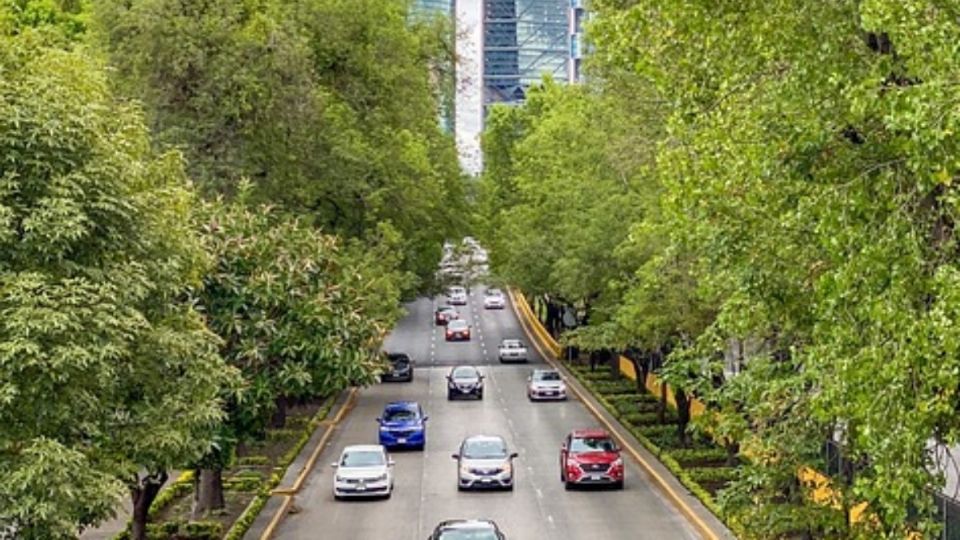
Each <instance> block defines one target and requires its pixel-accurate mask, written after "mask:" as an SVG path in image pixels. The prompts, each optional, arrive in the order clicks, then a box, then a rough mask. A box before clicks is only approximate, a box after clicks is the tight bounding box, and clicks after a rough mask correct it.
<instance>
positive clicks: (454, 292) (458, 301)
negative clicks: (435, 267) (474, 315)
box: [447, 286, 467, 306]
mask: <svg viewBox="0 0 960 540" xmlns="http://www.w3.org/2000/svg"><path fill="white" fill-rule="evenodd" d="M447 301H448V302H449V303H450V304H451V305H454V306H465V305H467V290H466V289H464V288H463V287H459V286H455V287H450V288H449V289H448V290H447Z"/></svg>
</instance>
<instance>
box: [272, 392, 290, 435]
mask: <svg viewBox="0 0 960 540" xmlns="http://www.w3.org/2000/svg"><path fill="white" fill-rule="evenodd" d="M274 404H275V405H276V407H277V408H276V409H274V411H273V415H272V416H271V417H270V427H272V428H282V427H284V426H286V425H287V404H288V401H287V398H286V396H277V399H276V400H274Z"/></svg>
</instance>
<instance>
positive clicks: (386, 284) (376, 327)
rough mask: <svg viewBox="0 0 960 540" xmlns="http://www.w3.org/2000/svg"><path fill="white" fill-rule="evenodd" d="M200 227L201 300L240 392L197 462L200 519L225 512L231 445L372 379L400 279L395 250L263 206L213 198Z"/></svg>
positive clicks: (394, 308)
mask: <svg viewBox="0 0 960 540" xmlns="http://www.w3.org/2000/svg"><path fill="white" fill-rule="evenodd" d="M241 195H245V194H243V193H242V194H241ZM198 225H199V228H200V230H201V231H202V233H203V236H204V238H205V239H206V244H207V249H208V250H209V252H210V253H211V254H212V255H213V257H214V265H213V267H212V269H211V271H210V272H209V273H208V274H207V275H206V276H205V278H204V287H203V290H202V293H201V295H200V298H199V300H200V303H201V305H202V307H203V310H204V313H206V315H207V322H208V324H209V325H210V328H211V329H212V330H213V331H214V332H216V333H217V334H218V335H220V336H221V338H222V347H221V353H222V354H223V357H224V358H225V359H226V360H227V361H228V362H229V363H230V364H231V365H233V366H235V367H236V368H237V369H239V371H240V372H241V373H242V375H243V379H244V388H245V391H244V392H243V393H242V394H240V395H239V396H236V397H233V398H232V399H230V400H229V402H228V404H227V409H226V410H227V413H228V416H229V417H228V421H227V423H226V425H225V429H224V432H223V433H222V436H221V441H222V444H221V445H219V446H218V447H217V448H216V449H214V451H213V452H211V453H210V454H209V455H208V456H206V459H205V460H204V461H203V462H202V463H201V468H202V472H201V477H200V484H199V486H200V490H199V492H198V496H197V498H196V502H197V504H196V506H195V508H194V512H195V514H198V515H199V514H202V513H204V512H206V511H209V510H211V509H216V508H222V507H223V486H222V479H221V475H220V470H221V469H222V467H223V465H224V464H225V463H226V462H227V461H228V460H229V459H230V456H231V453H232V448H233V444H235V443H236V442H249V441H250V440H254V439H258V438H262V437H263V435H264V428H265V427H266V426H267V425H268V423H271V424H272V425H273V427H283V424H284V421H285V418H286V408H287V406H288V404H289V403H290V402H292V401H293V400H297V399H313V398H317V397H322V396H328V395H331V394H333V393H335V392H337V391H340V390H342V389H344V388H346V387H348V386H351V385H360V384H367V383H370V382H372V381H373V380H374V376H375V375H376V374H377V372H378V370H379V369H380V368H381V364H380V357H379V351H380V346H381V342H382V339H383V337H384V335H385V332H386V330H387V329H388V328H389V327H390V326H392V324H393V323H394V322H395V321H396V318H397V315H398V311H399V307H398V306H399V292H400V289H399V286H398V283H399V281H400V280H399V277H398V276H391V275H390V273H391V272H393V270H392V268H393V267H394V265H395V264H396V261H391V260H390V259H391V256H390V255H389V253H390V251H391V250H392V249H393V247H392V246H390V245H384V246H383V249H382V252H379V253H373V252H371V251H368V250H366V249H357V248H356V247H351V246H345V245H344V244H343V242H341V241H340V240H338V239H337V238H336V237H333V236H328V235H324V234H322V233H320V232H318V231H317V230H316V229H314V228H313V227H310V226H309V225H305V224H303V223H302V222H299V221H297V220H295V219H291V218H287V217H284V216H283V215H282V214H279V213H278V212H276V211H274V210H271V209H270V208H268V207H253V208H247V207H246V206H245V205H244V204H243V203H242V202H238V203H232V204H228V203H223V202H221V201H215V202H211V203H208V204H206V205H205V208H204V211H203V212H202V213H201V214H200V216H199V218H198ZM385 234H388V233H386V232H385ZM389 241H390V240H389V239H387V238H385V239H384V242H387V243H389Z"/></svg>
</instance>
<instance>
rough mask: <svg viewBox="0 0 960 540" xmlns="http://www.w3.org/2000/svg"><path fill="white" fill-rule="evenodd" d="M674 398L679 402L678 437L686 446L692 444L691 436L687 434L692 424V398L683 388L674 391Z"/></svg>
mask: <svg viewBox="0 0 960 540" xmlns="http://www.w3.org/2000/svg"><path fill="white" fill-rule="evenodd" d="M673 399H674V400H675V401H676V402H677V437H679V438H680V442H681V444H682V445H683V447H684V448H686V447H687V446H689V444H690V437H689V436H688V435H687V426H688V425H689V424H690V399H689V398H688V397H687V393H686V392H684V391H683V389H682V388H677V389H676V390H674V391H673Z"/></svg>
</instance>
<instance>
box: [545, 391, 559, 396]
mask: <svg viewBox="0 0 960 540" xmlns="http://www.w3.org/2000/svg"><path fill="white" fill-rule="evenodd" d="M543 395H545V396H555V395H557V393H556V392H544V393H543Z"/></svg>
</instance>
